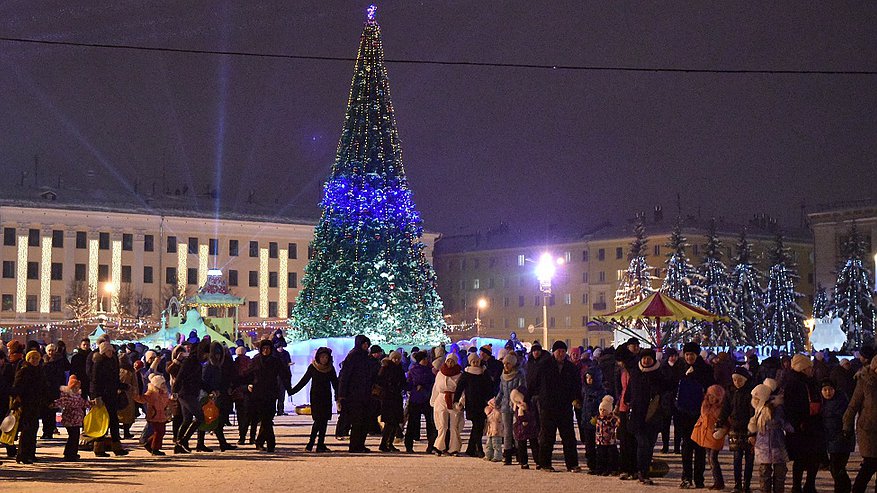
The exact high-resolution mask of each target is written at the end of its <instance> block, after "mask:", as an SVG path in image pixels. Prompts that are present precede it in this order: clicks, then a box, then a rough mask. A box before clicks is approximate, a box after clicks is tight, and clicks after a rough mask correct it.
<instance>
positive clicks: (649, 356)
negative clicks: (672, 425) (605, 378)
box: [624, 349, 668, 485]
mask: <svg viewBox="0 0 877 493" xmlns="http://www.w3.org/2000/svg"><path fill="white" fill-rule="evenodd" d="M656 359H657V358H656V354H655V350H654V349H643V350H641V351H640V352H639V362H637V364H636V365H635V366H634V367H632V368H630V369H629V371H630V383H629V384H628V387H627V392H626V393H625V395H624V398H625V402H627V404H628V405H629V406H630V430H631V431H632V432H633V434H634V436H635V437H636V467H637V479H639V481H640V483H642V484H647V485H651V484H654V483H652V480H651V479H649V467H650V466H651V464H652V454H653V453H654V450H655V442H657V440H658V431H660V429H661V422H662V419H663V418H662V416H661V414H662V411H661V405H660V404H661V402H660V400H661V396H662V395H663V394H664V393H665V391H666V389H667V388H668V385H667V381H666V379H665V378H664V375H663V374H662V373H661V372H660V367H659V366H658V363H657V362H656Z"/></svg>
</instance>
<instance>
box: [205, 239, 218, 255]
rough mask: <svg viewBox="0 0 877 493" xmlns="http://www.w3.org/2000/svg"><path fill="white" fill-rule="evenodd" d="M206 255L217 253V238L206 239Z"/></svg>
mask: <svg viewBox="0 0 877 493" xmlns="http://www.w3.org/2000/svg"><path fill="white" fill-rule="evenodd" d="M207 255H219V240H218V239H216V238H210V239H209V240H207Z"/></svg>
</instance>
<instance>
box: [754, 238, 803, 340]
mask: <svg viewBox="0 0 877 493" xmlns="http://www.w3.org/2000/svg"><path fill="white" fill-rule="evenodd" d="M770 257H771V262H772V264H773V265H772V266H771V268H770V273H769V274H768V279H767V292H766V293H765V307H766V312H767V313H766V316H767V326H766V327H765V336H764V341H763V342H762V344H763V345H765V346H769V347H774V348H789V349H791V350H792V351H803V350H804V348H805V340H806V337H805V328H804V312H803V310H801V307H800V306H799V305H798V298H800V297H801V293H799V292H797V291H796V290H795V281H796V280H797V279H798V274H797V272H796V271H795V265H794V263H793V262H792V258H791V255H790V254H789V249H788V248H786V246H785V242H784V239H783V236H782V235H780V234H778V235H777V236H776V240H775V242H774V246H773V248H772V249H771V251H770Z"/></svg>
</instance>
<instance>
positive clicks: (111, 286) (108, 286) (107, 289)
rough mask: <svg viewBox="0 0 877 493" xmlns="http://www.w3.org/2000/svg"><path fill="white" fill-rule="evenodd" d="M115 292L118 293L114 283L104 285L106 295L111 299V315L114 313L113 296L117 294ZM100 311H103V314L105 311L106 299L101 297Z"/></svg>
mask: <svg viewBox="0 0 877 493" xmlns="http://www.w3.org/2000/svg"><path fill="white" fill-rule="evenodd" d="M115 292H116V285H115V284H113V283H112V282H108V283H104V295H105V296H109V297H110V303H109V305H110V306H109V308H110V309H109V312H110V313H112V311H113V294H115ZM100 311H102V312H103V311H104V297H103V296H101V297H100ZM104 313H106V312H104Z"/></svg>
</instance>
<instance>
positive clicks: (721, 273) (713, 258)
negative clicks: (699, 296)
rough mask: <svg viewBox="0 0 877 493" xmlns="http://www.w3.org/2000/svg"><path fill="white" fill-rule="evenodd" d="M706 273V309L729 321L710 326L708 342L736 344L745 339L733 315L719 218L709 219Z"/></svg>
mask: <svg viewBox="0 0 877 493" xmlns="http://www.w3.org/2000/svg"><path fill="white" fill-rule="evenodd" d="M700 271H701V275H702V276H703V281H702V282H703V284H702V286H703V290H704V302H703V305H702V306H703V308H704V309H706V310H707V311H709V312H711V313H714V314H716V315H721V316H722V317H728V318H729V319H730V321H728V322H725V321H718V322H715V323H713V324H705V326H708V327H709V329H710V331H709V341H710V342H711V343H712V345H718V346H730V347H734V346H736V345H738V344H743V343H745V342H746V339H747V338H746V334H745V333H744V332H743V325H742V323H741V322H740V320H738V319H737V318H736V317H735V316H734V309H735V308H736V306H735V304H734V293H733V291H732V290H731V285H730V282H729V278H728V268H727V267H725V263H724V262H722V242H721V240H719V236H718V233H717V231H716V220H715V219H713V220H711V221H710V226H709V230H708V233H707V237H706V244H705V245H704V259H703V264H702V265H701V268H700Z"/></svg>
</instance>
